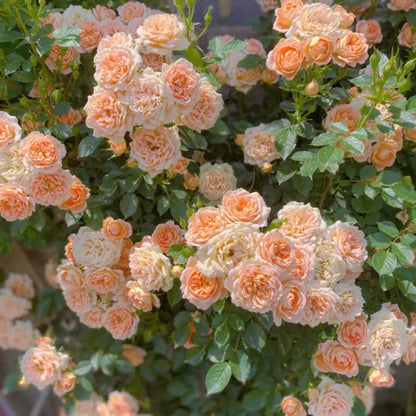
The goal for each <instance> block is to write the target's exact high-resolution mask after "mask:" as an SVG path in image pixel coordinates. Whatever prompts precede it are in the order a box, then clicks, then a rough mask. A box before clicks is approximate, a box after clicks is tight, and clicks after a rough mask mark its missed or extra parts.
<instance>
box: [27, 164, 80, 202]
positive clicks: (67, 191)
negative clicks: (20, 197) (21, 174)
mask: <svg viewBox="0 0 416 416" xmlns="http://www.w3.org/2000/svg"><path fill="white" fill-rule="evenodd" d="M73 182H74V178H73V176H72V175H71V173H70V172H69V170H58V171H56V172H52V173H43V172H34V173H33V174H32V175H31V177H30V180H29V186H28V192H29V195H30V196H31V197H32V198H33V200H34V201H35V202H36V203H37V204H39V205H45V206H48V205H54V206H58V205H61V204H62V203H63V202H65V201H67V200H68V199H69V198H70V197H71V187H72V184H73Z"/></svg>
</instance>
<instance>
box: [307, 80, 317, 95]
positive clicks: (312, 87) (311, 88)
mask: <svg viewBox="0 0 416 416" xmlns="http://www.w3.org/2000/svg"><path fill="white" fill-rule="evenodd" d="M318 92H319V84H318V83H317V82H316V81H315V80H313V81H311V82H310V83H309V84H308V85H307V86H306V87H305V95H307V96H308V97H315V95H317V94H318Z"/></svg>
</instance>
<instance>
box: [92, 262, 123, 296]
mask: <svg viewBox="0 0 416 416" xmlns="http://www.w3.org/2000/svg"><path fill="white" fill-rule="evenodd" d="M123 281H124V275H123V272H122V271H121V270H114V269H110V268H108V267H103V268H101V269H87V270H86V273H85V282H86V284H87V286H88V287H89V288H90V289H92V290H95V291H96V292H98V293H99V294H107V293H111V292H114V291H115V290H116V289H117V288H118V286H119V285H120V284H121V283H122V282H123Z"/></svg>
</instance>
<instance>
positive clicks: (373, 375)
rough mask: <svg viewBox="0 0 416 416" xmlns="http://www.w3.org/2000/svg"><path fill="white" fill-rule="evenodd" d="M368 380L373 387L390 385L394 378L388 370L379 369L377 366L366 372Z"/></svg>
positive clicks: (392, 383)
mask: <svg viewBox="0 0 416 416" xmlns="http://www.w3.org/2000/svg"><path fill="white" fill-rule="evenodd" d="M368 381H369V382H370V383H371V384H372V385H373V386H375V387H392V386H393V385H394V378H393V376H392V375H391V373H390V371H389V370H380V369H378V368H374V367H373V368H370V371H369V372H368Z"/></svg>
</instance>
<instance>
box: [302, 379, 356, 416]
mask: <svg viewBox="0 0 416 416" xmlns="http://www.w3.org/2000/svg"><path fill="white" fill-rule="evenodd" d="M352 406H353V392H352V390H351V388H350V387H349V386H347V385H346V384H340V383H335V382H334V381H333V380H331V379H329V378H327V377H324V378H323V380H322V381H321V383H320V384H319V385H318V387H317V388H316V389H313V390H312V391H309V409H308V414H310V415H312V416H350V415H351V410H352Z"/></svg>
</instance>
